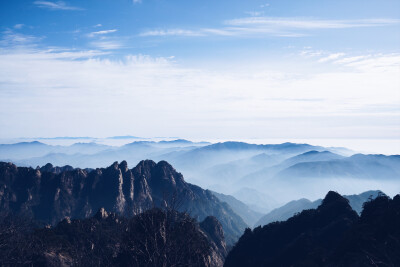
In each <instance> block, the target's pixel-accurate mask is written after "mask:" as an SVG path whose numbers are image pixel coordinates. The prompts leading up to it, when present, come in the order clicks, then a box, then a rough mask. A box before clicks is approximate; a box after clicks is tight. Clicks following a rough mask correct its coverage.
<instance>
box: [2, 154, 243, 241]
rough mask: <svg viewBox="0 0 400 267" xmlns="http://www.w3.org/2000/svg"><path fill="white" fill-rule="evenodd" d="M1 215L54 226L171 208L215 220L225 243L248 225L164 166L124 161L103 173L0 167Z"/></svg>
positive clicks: (57, 168)
mask: <svg viewBox="0 0 400 267" xmlns="http://www.w3.org/2000/svg"><path fill="white" fill-rule="evenodd" d="M0 192H1V194H0V210H1V211H6V212H13V213H16V214H20V215H23V216H29V217H33V218H34V219H36V220H39V221H43V222H46V223H51V224H56V223H57V222H59V221H61V220H63V219H64V218H65V217H71V218H87V217H90V216H93V215H94V214H95V212H96V211H97V210H99V209H100V208H105V209H106V210H107V211H111V212H116V213H117V214H119V215H123V216H127V217H131V216H133V215H135V214H138V213H140V212H143V211H144V210H147V209H149V208H152V207H171V206H172V207H173V208H176V209H178V210H181V211H186V212H188V213H189V214H190V215H191V216H193V217H194V218H196V219H197V220H198V221H202V220H204V219H205V218H206V217H207V216H215V217H216V218H217V219H218V220H219V221H220V222H221V224H222V226H223V228H224V232H225V237H226V241H227V243H228V244H233V243H234V242H235V241H236V240H237V238H238V237H239V236H240V235H241V234H242V233H243V231H244V229H245V227H246V226H247V224H246V223H245V222H244V221H243V220H242V218H241V217H240V216H239V215H237V214H236V213H235V212H234V211H233V210H232V209H231V207H230V206H229V205H228V204H227V203H225V202H221V201H220V200H219V199H218V198H217V197H215V196H214V195H213V194H212V193H211V192H210V191H208V190H203V189H202V188H200V187H198V186H196V185H192V184H189V183H186V182H185V180H184V179H183V176H182V174H180V173H178V172H176V170H175V169H174V168H173V167H172V166H171V165H170V164H168V163H167V162H165V161H161V162H159V163H155V162H154V161H151V160H146V161H141V162H140V163H139V164H138V165H137V166H136V167H135V168H133V169H129V168H128V165H127V162H126V161H123V162H121V163H119V164H118V163H117V162H115V163H113V164H112V165H111V166H109V167H107V168H97V169H78V168H77V169H74V168H72V167H70V166H65V167H61V168H60V167H53V166H52V165H51V164H47V165H45V166H43V167H41V168H36V169H33V168H27V167H17V166H15V165H14V164H12V163H4V162H1V163H0Z"/></svg>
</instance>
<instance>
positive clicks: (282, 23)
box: [140, 13, 400, 37]
mask: <svg viewBox="0 0 400 267" xmlns="http://www.w3.org/2000/svg"><path fill="white" fill-rule="evenodd" d="M250 15H252V16H251V17H246V18H239V19H232V20H227V21H225V22H224V23H223V25H222V26H221V27H216V28H207V29H205V28H199V29H191V30H189V29H162V30H160V29H158V30H149V31H145V32H142V33H141V34H140V36H189V37H199V36H200V37H201V36H210V35H220V36H252V35H253V36H260V34H262V35H270V36H279V37H303V36H307V35H310V34H311V31H315V30H329V29H346V28H360V27H382V26H389V25H396V24H400V20H399V19H359V20H322V19H309V18H281V17H260V16H257V15H259V13H251V14H250Z"/></svg>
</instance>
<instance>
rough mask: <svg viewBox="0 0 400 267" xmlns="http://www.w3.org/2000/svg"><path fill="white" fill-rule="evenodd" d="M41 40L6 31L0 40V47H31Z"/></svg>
mask: <svg viewBox="0 0 400 267" xmlns="http://www.w3.org/2000/svg"><path fill="white" fill-rule="evenodd" d="M41 39H42V37H37V36H33V35H27V34H22V33H16V32H14V31H12V30H7V31H5V32H3V35H2V38H1V39H0V45H1V46H4V47H18V46H32V45H36V43H37V42H39V41H40V40H41Z"/></svg>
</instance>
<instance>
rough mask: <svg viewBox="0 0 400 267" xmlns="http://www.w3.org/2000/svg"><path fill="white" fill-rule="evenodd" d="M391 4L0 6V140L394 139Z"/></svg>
mask: <svg viewBox="0 0 400 267" xmlns="http://www.w3.org/2000/svg"><path fill="white" fill-rule="evenodd" d="M399 10H400V2H399V1H377V0H373V1H372V0H367V1H366V0H363V1H293V0H292V1H287V0H286V1H282V0H280V1H236V0H233V1H232V0H230V1H225V0H220V1H215V0H214V1H211V0H206V1H204V0H203V1H184V0H179V1H178V0H176V1H174V0H170V1H164V0H142V1H131V0H113V1H111V0H101V1H99V0H96V1H95V0H87V1H72V0H71V1H30V0H29V1H28V0H23V1H22V0H12V1H11V0H2V1H1V2H0V27H1V28H0V30H1V33H0V38H1V39H0V71H1V72H0V96H1V98H0V104H1V105H0V127H1V128H2V129H5V130H3V131H2V132H1V134H0V135H1V136H0V137H4V138H5V137H17V136H59V135H62V136H65V135H72V136H82V135H93V136H107V135H123V134H133V135H140V136H182V137H187V138H253V137H257V138H295V137H299V138H393V139H396V138H397V139H399V138H400V117H399V115H400V93H399V91H400V78H399V76H400V75H399V74H400V73H399V72H400V67H399V65H400V11H399ZM38 121H45V122H52V123H40V125H41V126H40V127H37V125H38ZM71 124H73V125H76V126H77V127H73V128H71V127H64V126H65V125H71Z"/></svg>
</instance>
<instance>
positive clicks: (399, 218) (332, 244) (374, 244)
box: [225, 192, 400, 267]
mask: <svg viewBox="0 0 400 267" xmlns="http://www.w3.org/2000/svg"><path fill="white" fill-rule="evenodd" d="M348 202H349V201H348V200H347V199H346V198H344V197H342V196H340V195H339V194H337V193H335V192H329V193H328V194H327V195H326V197H325V199H324V200H323V201H322V204H321V205H320V206H319V207H318V208H317V209H310V210H304V211H303V212H301V213H300V214H297V215H295V216H293V217H292V218H290V219H288V220H287V221H285V222H275V223H270V224H268V225H266V226H264V227H257V228H255V229H254V230H253V231H252V230H250V229H246V231H245V233H244V234H243V236H242V237H241V238H240V239H239V241H238V243H237V244H236V245H235V246H234V248H233V249H232V250H231V252H230V253H229V254H228V257H227V258H226V261H225V266H228V267H230V266H399V264H400V256H399V255H400V254H399V251H400V229H399V227H398V225H399V223H400V195H397V196H396V197H395V198H394V199H393V200H391V199H390V198H389V197H387V196H379V197H377V198H376V199H374V200H371V201H369V202H367V203H366V204H365V206H364V210H363V212H362V214H361V217H360V218H359V217H358V215H357V213H356V212H355V211H353V210H352V209H351V207H350V205H349V203H348Z"/></svg>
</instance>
